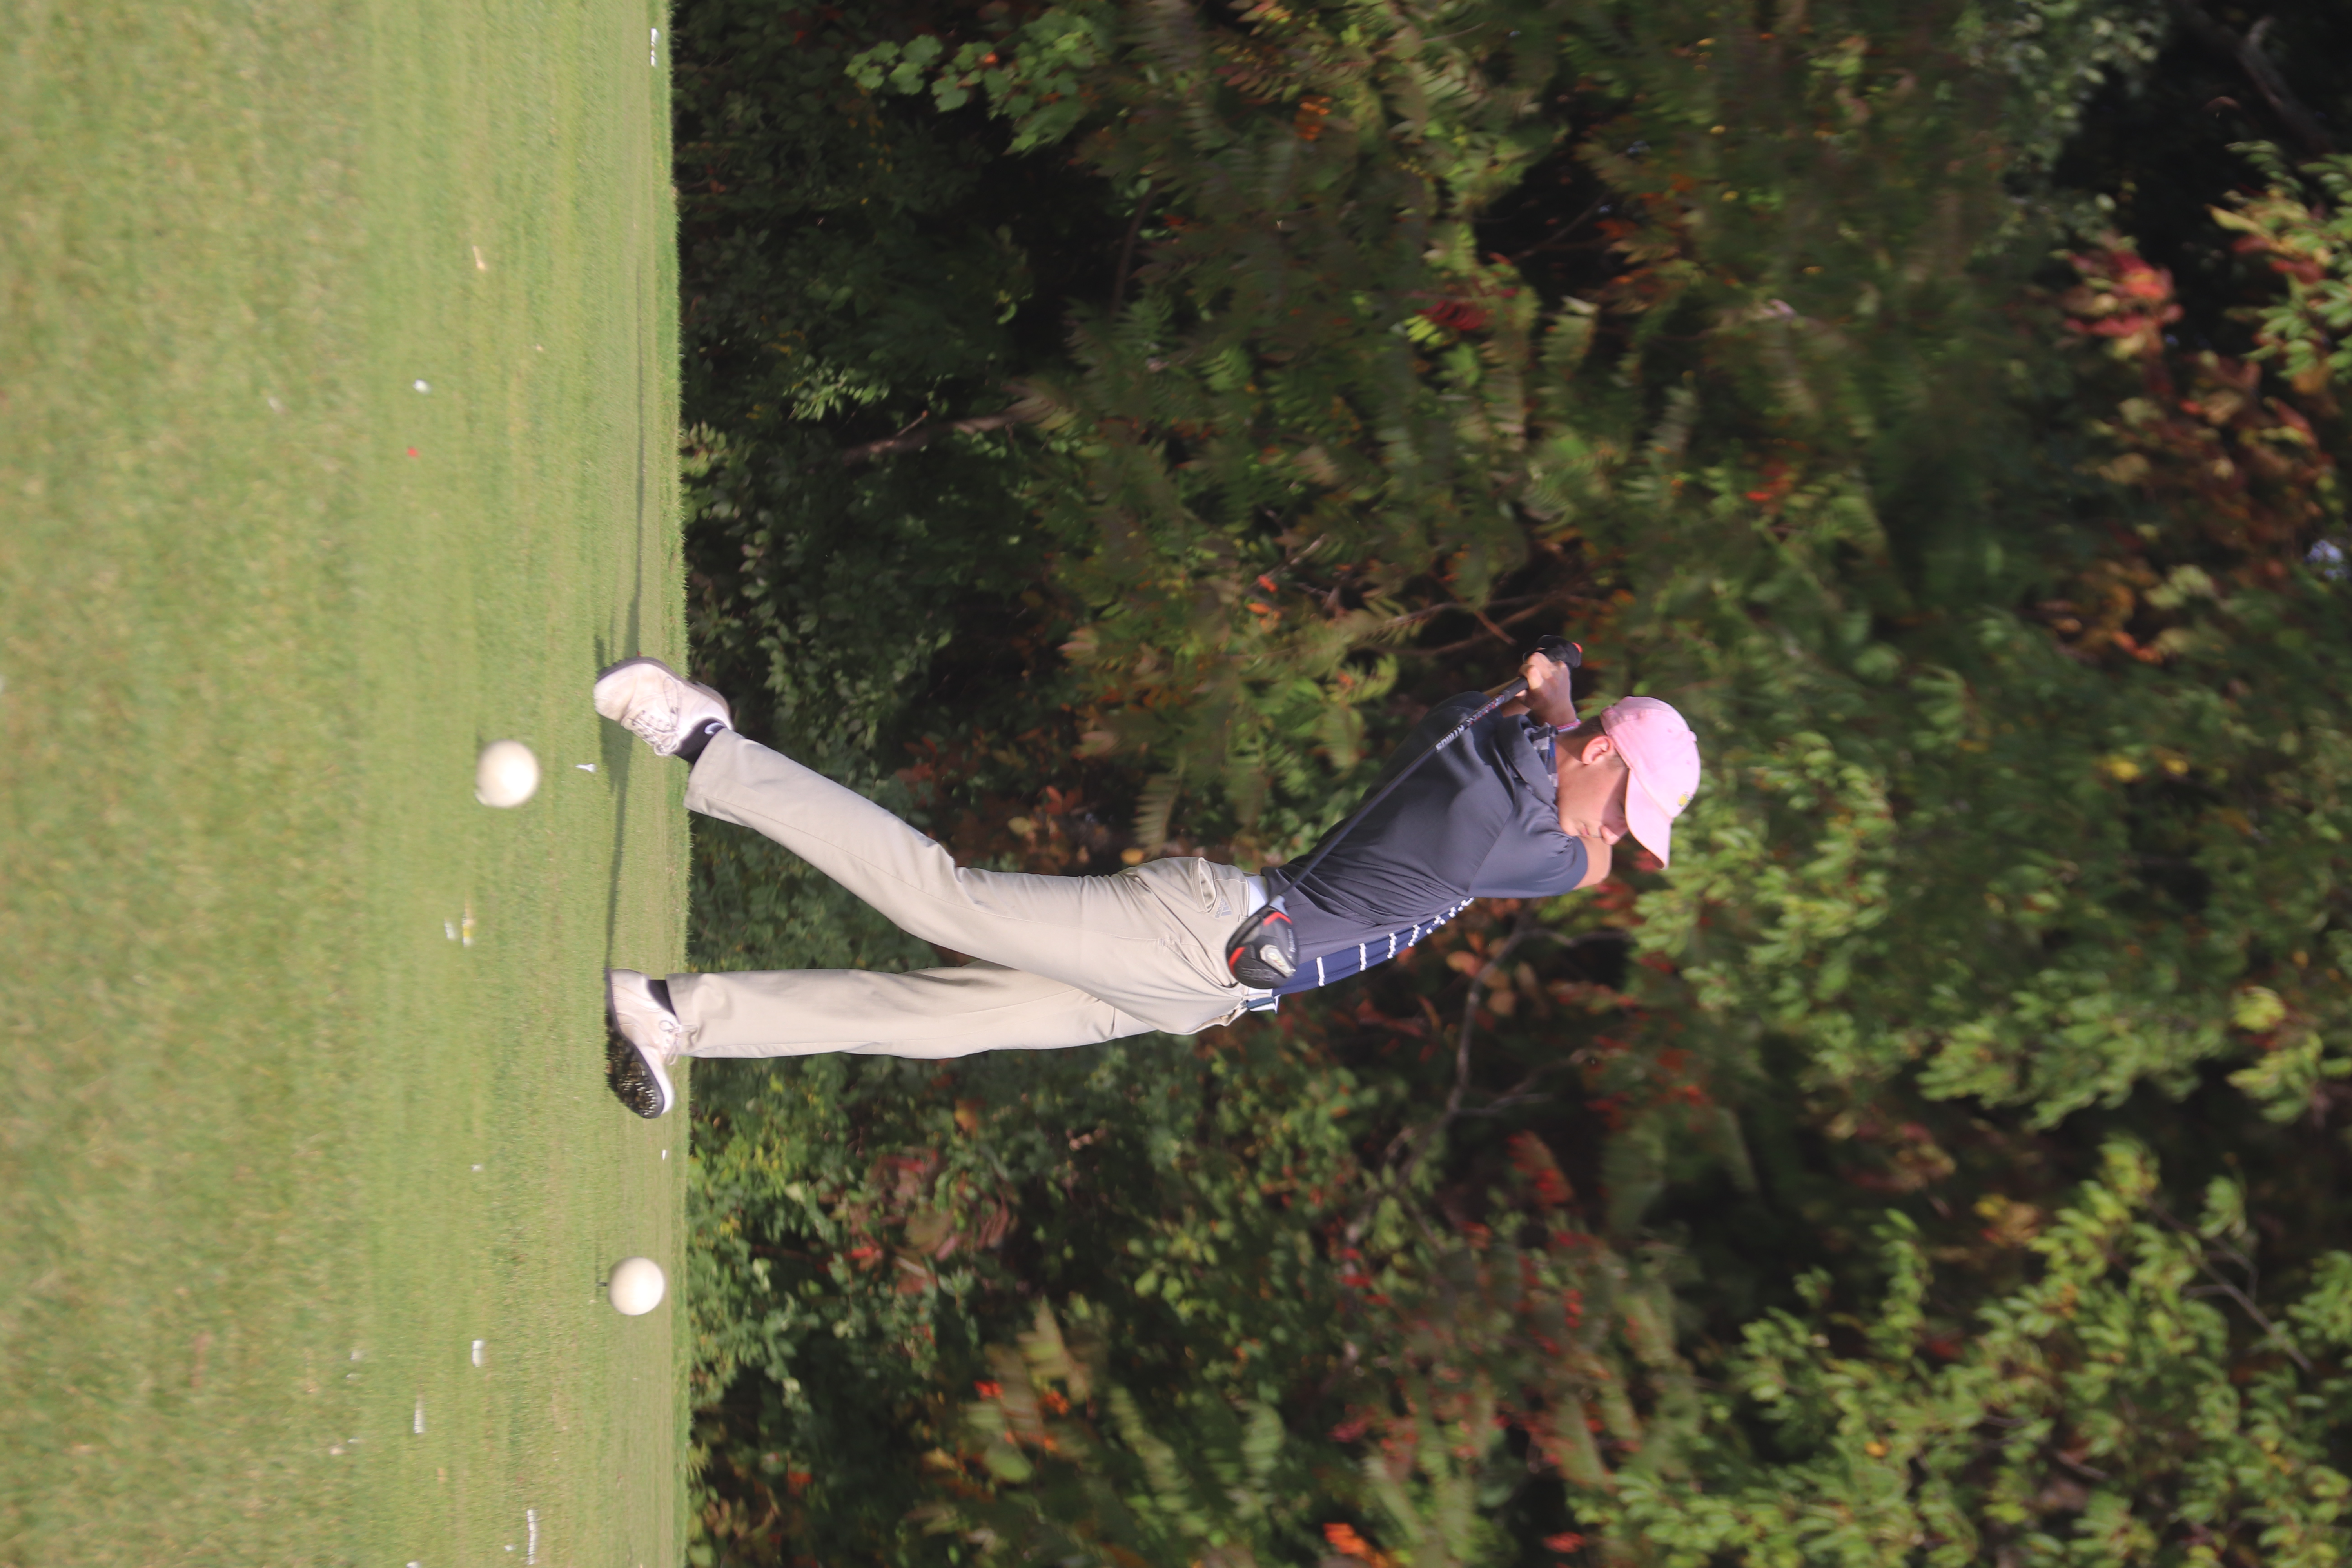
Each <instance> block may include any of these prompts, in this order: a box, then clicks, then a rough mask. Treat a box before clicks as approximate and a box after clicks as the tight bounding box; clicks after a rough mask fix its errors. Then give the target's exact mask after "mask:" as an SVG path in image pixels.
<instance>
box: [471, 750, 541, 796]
mask: <svg viewBox="0 0 2352 1568" xmlns="http://www.w3.org/2000/svg"><path fill="white" fill-rule="evenodd" d="M538 788H539V759H538V758H537V757H535V756H533V755H531V752H530V747H529V746H526V745H524V744H523V743H522V742H520V741H492V742H490V743H489V744H488V745H487V746H484V747H483V748H482V755H481V759H480V760H479V761H478V762H477V763H475V764H474V798H475V799H476V800H478V801H480V802H481V803H482V804H483V805H521V804H522V803H523V802H524V801H527V800H529V799H530V797H531V795H533V794H534V793H535V792H536V791H537V790H538Z"/></svg>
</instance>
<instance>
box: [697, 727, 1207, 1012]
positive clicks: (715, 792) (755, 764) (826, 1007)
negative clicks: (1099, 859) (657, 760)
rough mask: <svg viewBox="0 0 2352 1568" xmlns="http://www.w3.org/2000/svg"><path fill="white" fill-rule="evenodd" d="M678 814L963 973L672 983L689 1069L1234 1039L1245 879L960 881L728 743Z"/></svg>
mask: <svg viewBox="0 0 2352 1568" xmlns="http://www.w3.org/2000/svg"><path fill="white" fill-rule="evenodd" d="M686 804H687V805H688V807H689V808H690V809H692V810H695V811H698V812H701V813H702V814H704V815H705V816H716V817H719V819H721V820H722V821H727V822H734V823H740V824H741V825H742V826H745V827H749V828H752V829H754V830H756V831H758V832H761V833H763V834H765V835H767V836H768V837H770V838H772V839H774V840H775V841H776V842H777V843H779V844H781V845H782V846H783V847H786V848H787V849H790V850H791V851H792V852H793V854H795V855H798V856H799V857H800V858H802V859H803V860H806V861H807V862H808V863H809V864H810V865H812V866H814V867H815V868H817V869H818V870H820V871H823V872H824V874H825V875H826V876H828V877H831V878H832V879H834V880H835V881H836V882H839V883H840V884H841V885H842V886H843V887H845V888H846V889H849V890H850V891H851V892H853V893H856V895H857V896H858V897H859V898H861V899H863V900H866V902H867V903H869V904H871V905H873V906H874V907H875V908H876V909H877V910H880V911H881V912H882V913H883V914H885V915H887V916H888V917H889V918H890V920H891V921H893V922H894V923H896V924H897V925H898V926H899V927H900V928H901V929H902V930H904V931H908V933H910V934H912V935H914V936H918V937H920V938H922V939H923V940H924V941H926V942H937V943H938V944H939V945H940V946H941V947H944V948H947V949H949V950H950V951H952V952H968V953H971V954H972V955H973V956H974V957H975V958H976V959H978V960H979V961H980V962H978V963H972V964H969V965H967V966H965V967H963V968H961V969H922V970H917V971H915V972H914V973H907V974H890V973H875V972H872V971H869V970H863V969H806V970H784V971H780V972H774V973H720V974H673V975H671V976H670V977H669V994H670V1001H671V1004H672V1005H674V1006H675V1007H676V1008H677V1016H678V1021H679V1022H680V1023H682V1024H683V1025H685V1026H686V1038H687V1046H686V1054H687V1055H688V1056H692V1057H792V1056H808V1055H813V1054H814V1053H817V1052H820V1051H854V1052H861V1053H864V1054H866V1055H868V1056H886V1057H961V1056H967V1055H969V1054H971V1052H973V1051H990V1050H1003V1049H1007V1048H1014V1049H1031V1050H1042V1049H1051V1048H1054V1047H1063V1046H1084V1045H1092V1044H1094V1043H1096V1042H1097V1041H1100V1040H1109V1039H1116V1038H1118V1037H1120V1036H1122V1035H1140V1034H1146V1033H1149V1032H1150V1031H1151V1030H1154V1029H1161V1030H1165V1031H1167V1032H1168V1033H1170V1034H1176V1035H1189V1034H1192V1033H1195V1032H1196V1031H1198V1030H1201V1029H1205V1028H1208V1027H1210V1026H1212V1025H1216V1024H1224V1023H1230V1022H1232V1021H1233V1019H1234V1018H1235V1017H1236V1016H1239V1015H1240V1013H1241V1011H1242V1007H1243V1004H1244V1000H1245V999H1246V997H1247V995H1248V993H1245V992H1244V990H1243V989H1242V987H1241V986H1239V985H1238V984H1235V983H1234V979H1233V976H1232V975H1231V974H1230V973H1227V972H1226V969H1225V965H1224V962H1223V942H1224V939H1225V937H1226V935H1227V934H1228V933H1230V932H1231V931H1233V929H1234V927H1235V926H1236V925H1239V924H1240V923H1241V921H1242V916H1243V911H1244V909H1245V907H1246V904H1245V902H1244V880H1243V876H1242V873H1241V872H1239V871H1237V870H1235V869H1234V868H1232V867H1231V866H1218V865H1213V864H1212V863H1210V862H1209V861H1206V860H1201V859H1192V858H1185V859H1169V860H1155V861H1151V862H1150V863H1149V864H1146V865H1142V866H1137V867H1133V868H1129V869H1128V870H1124V871H1121V872H1119V873H1118V874H1117V875H1116V876H1109V877H1032V876H1024V875H1020V874H1017V873H1010V872H1003V871H973V870H966V869H962V868H959V867H958V866H957V865H956V863H955V861H954V860H953V859H951V858H950V857H949V855H948V852H947V851H946V850H945V849H944V848H942V847H940V845H939V844H937V843H936V842H934V841H933V840H932V839H930V838H929V837H925V836H924V835H923V834H921V833H919V832H917V831H916V830H915V829H914V828H912V827H909V826H907V825H906V824H905V823H903V822H901V821H899V820H898V818H897V817H895V816H891V815H890V814H889V813H888V812H887V811H885V810H883V809H882V808H881V807H880V806H878V805H875V804H874V803H873V802H872V801H869V800H867V799H866V798H865V797H864V796H862V795H858V794H856V792H855V791H852V790H848V789H845V788H843V787H842V786H841V785H839V784H835V783H834V782H833V781H832V780H830V779H827V778H825V777H824V776H823V775H822V774H819V773H812V772H810V771H809V770H808V769H806V768H804V767H803V766H801V765H800V764H799V763H795V762H793V761H792V760H791V759H790V758H788V757H782V756H779V755H778V754H777V753H775V752H772V751H769V750H768V749H767V748H766V747H764V746H760V745H756V744H754V743H753V742H750V741H747V740H744V739H743V738H742V737H741V736H740V735H738V734H736V733H734V732H733V731H726V732H724V733H721V734H719V735H717V736H714V737H713V738H712V739H711V742H710V744H709V748H708V749H707V750H705V751H704V752H703V753H702V755H701V757H700V758H699V759H698V760H697V762H696V763H695V764H694V772H693V773H692V775H691V776H690V777H689V778H688V783H687V788H686Z"/></svg>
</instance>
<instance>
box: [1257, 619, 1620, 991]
mask: <svg viewBox="0 0 2352 1568" xmlns="http://www.w3.org/2000/svg"><path fill="white" fill-rule="evenodd" d="M1536 651H1537V652H1538V653H1539V654H1541V655H1543V656H1544V657H1545V658H1548V659H1549V660H1551V662H1552V663H1554V664H1557V665H1560V666H1562V667H1564V668H1569V669H1575V668H1579V667H1580V666H1581V665H1582V664H1583V663H1584V648H1583V647H1582V646H1581V645H1580V644H1578V643H1572V642H1569V641H1567V640H1566V639H1565V638H1561V637H1544V638H1542V639H1541V640H1540V641H1538V643H1537V644H1536ZM1527 689H1528V682H1527V678H1526V677H1525V676H1521V677H1519V678H1518V679H1515V680H1513V681H1512V682H1511V683H1510V684H1509V685H1507V686H1506V687H1504V688H1503V689H1502V690H1500V691H1498V692H1496V694H1495V695H1494V696H1492V697H1490V698H1488V699H1487V700H1486V701H1484V702H1482V703H1480V704H1479V705H1478V708H1477V710H1476V711H1475V712H1473V713H1472V714H1471V715H1470V716H1469V717H1468V718H1466V719H1465V720H1463V721H1462V722H1460V723H1459V724H1456V725H1454V728H1453V729H1451V730H1449V731H1446V732H1445V734H1444V736H1443V737H1442V738H1441V739H1439V740H1438V742H1436V743H1435V744H1433V745H1432V746H1431V747H1430V748H1429V749H1428V750H1427V751H1425V752H1422V753H1421V755H1419V756H1417V757H1415V758H1413V760H1412V761H1411V762H1409V763H1406V764H1405V765H1404V766H1403V767H1402V768H1399V769H1398V770H1397V773H1396V776H1395V777H1394V778H1392V779H1391V780H1389V782H1388V783H1387V784H1383V785H1382V786H1381V790H1380V792H1379V793H1378V794H1377V795H1373V796H1372V798H1371V799H1370V800H1368V801H1366V802H1365V803H1364V804H1363V805H1360V806H1358V807H1357V808H1356V811H1355V814H1354V815H1353V816H1349V818H1348V820H1347V821H1345V822H1343V823H1341V824H1340V825H1339V826H1338V827H1335V828H1333V829H1332V830H1331V832H1330V834H1329V835H1328V837H1325V838H1324V840H1323V842H1322V843H1321V844H1319V845H1318V846H1317V847H1316V849H1315V853H1314V854H1312V855H1310V856H1308V857H1307V864H1305V865H1304V866H1301V867H1300V868H1298V869H1297V872H1296V873H1286V880H1287V881H1288V882H1289V884H1290V886H1292V887H1294V888H1296V887H1299V886H1302V885H1303V884H1304V883H1305V882H1306V880H1307V878H1308V877H1310V876H1312V875H1313V874H1314V871H1315V868H1316V867H1317V866H1318V865H1320V864H1322V861H1323V857H1324V856H1326V855H1328V854H1329V853H1331V850H1332V847H1333V846H1335V845H1337V844H1338V843H1339V840H1341V839H1342V838H1345V837H1347V836H1348V835H1349V832H1350V831H1351V830H1353V829H1354V827H1355V826H1356V825H1357V824H1358V823H1360V822H1361V821H1363V820H1364V818H1365V817H1367V816H1370V815H1371V812H1372V808H1373V807H1374V806H1376V805H1380V804H1381V802H1382V801H1384V800H1386V799H1387V798H1388V797H1389V792H1390V791H1391V790H1393V789H1395V788H1396V786H1397V785H1399V784H1402V783H1404V781H1405V780H1406V779H1407V778H1408V777H1410V776H1411V775H1412V770H1413V769H1415V768H1417V767H1419V766H1421V764H1422V763H1425V762H1427V761H1429V759H1430V758H1432V757H1433V756H1435V755H1436V754H1437V753H1438V752H1442V751H1444V749H1445V748H1446V747H1447V746H1449V745H1452V744H1453V743H1454V742H1455V741H1457V740H1459V739H1461V737H1462V736H1463V735H1464V734H1465V732H1466V731H1468V730H1469V728H1470V726H1471V725H1473V724H1475V723H1476V722H1478V721H1479V720H1481V719H1484V718H1486V716H1487V715H1488V714H1490V713H1492V712H1494V711H1495V710H1496V709H1497V708H1500V707H1502V706H1503V705H1504V704H1505V703H1507V702H1510V701H1513V700H1516V699H1517V698H1519V697H1521V696H1523V695H1524V694H1525V693H1526V691H1527ZM1225 968H1226V969H1227V971H1229V972H1230V973H1232V975H1233V977H1234V979H1235V980H1238V981H1240V982H1241V983H1242V984H1244V985H1246V986H1248V987H1250V988H1251V989H1252V990H1255V991H1271V990H1272V989H1274V988H1275V987H1276V986H1277V985H1279V984H1282V983H1283V982H1284V981H1286V980H1287V979H1289V978H1290V977H1291V976H1292V975H1293V974H1296V973H1298V931H1297V927H1296V926H1294V925H1293V924H1292V923H1291V920H1290V915H1289V912H1288V911H1287V910H1286V909H1285V908H1284V907H1283V895H1282V894H1279V893H1277V894H1276V895H1275V897H1274V900H1273V901H1272V902H1270V903H1268V904H1267V905H1266V906H1265V908H1264V909H1262V910H1258V911H1257V912H1256V913H1255V914H1254V915H1252V916H1250V918H1249V919H1247V920H1245V921H1243V922H1242V923H1241V924H1240V926H1238V927H1237V928H1235V930H1234V934H1233V935H1232V936H1230V937H1228V938H1226V939H1225Z"/></svg>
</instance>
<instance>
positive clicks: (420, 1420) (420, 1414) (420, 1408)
mask: <svg viewBox="0 0 2352 1568" xmlns="http://www.w3.org/2000/svg"><path fill="white" fill-rule="evenodd" d="M410 1430H411V1431H413V1432H414V1433H415V1435H416V1436H419V1437H422V1436H425V1396H424V1395H423V1394H418V1395H417V1396H416V1425H415V1426H413V1427H411V1428H410Z"/></svg>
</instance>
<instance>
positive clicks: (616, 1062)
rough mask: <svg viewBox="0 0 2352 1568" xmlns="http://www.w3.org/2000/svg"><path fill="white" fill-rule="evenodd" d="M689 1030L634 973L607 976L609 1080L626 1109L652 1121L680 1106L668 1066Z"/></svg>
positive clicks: (620, 971) (606, 1059) (615, 971)
mask: <svg viewBox="0 0 2352 1568" xmlns="http://www.w3.org/2000/svg"><path fill="white" fill-rule="evenodd" d="M685 1036H686V1029H685V1026H683V1025H681V1024H680V1023H679V1022H678V1021H677V1014H675V1013H673V1012H671V1011H670V1010H669V1009H668V1008H667V1006H665V1005H662V1003H661V1001H660V999H659V998H658V997H656V996H655V994H654V990H653V986H652V984H651V983H650V982H649V981H648V980H647V978H646V976H645V975H642V974H640V973H637V972H636V971H635V970H634V969H608V970H606V971H605V972H604V1080H605V1082H607V1083H609V1084H611V1085H612V1087H613V1093H614V1096H615V1097H617V1098H618V1099H619V1100H620V1102H621V1103H622V1104H623V1105H625V1106H627V1107H628V1108H629V1109H630V1110H634V1111H635V1112H636V1113H637V1114H638V1115H639V1116H643V1117H646V1119H648V1120H651V1119H652V1118H654V1117H656V1116H662V1115H666V1114H667V1113H668V1110H669V1108H670V1107H671V1106H673V1105H675V1104H677V1090H676V1089H672V1088H671V1087H670V1082H669V1064H670V1063H672V1062H674V1061H676V1060H677V1058H678V1055H679V1050H680V1047H682V1046H683V1044H684V1042H685Z"/></svg>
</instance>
